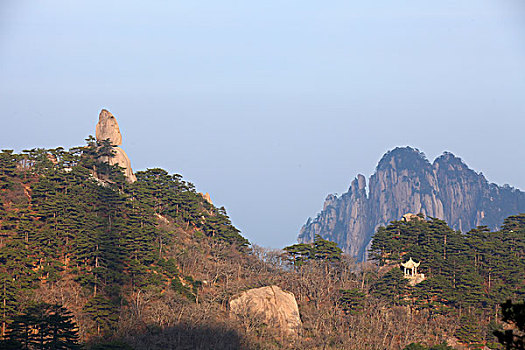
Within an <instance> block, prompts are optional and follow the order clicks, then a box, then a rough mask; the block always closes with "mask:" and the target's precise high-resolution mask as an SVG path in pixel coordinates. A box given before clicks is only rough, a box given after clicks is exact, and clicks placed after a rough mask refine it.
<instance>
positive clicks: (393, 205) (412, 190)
mask: <svg viewBox="0 0 525 350" xmlns="http://www.w3.org/2000/svg"><path fill="white" fill-rule="evenodd" d="M368 187H369V191H368V193H367V192H366V180H365V177H364V176H363V175H358V176H357V178H356V179H354V180H353V181H352V183H351V185H350V188H349V190H348V192H347V193H344V194H343V195H341V196H340V197H336V196H334V195H329V196H328V197H327V198H326V200H325V204H324V207H323V210H322V211H321V213H320V214H319V215H317V217H316V218H315V219H314V220H312V219H308V222H307V223H306V224H305V225H304V226H303V228H302V229H301V232H300V234H299V238H298V240H299V242H311V241H312V240H313V239H314V237H315V235H316V234H319V235H321V236H322V237H323V238H325V239H329V240H331V241H335V242H337V243H338V244H339V246H340V247H341V248H342V249H343V250H344V251H345V252H346V253H348V254H349V255H350V256H353V257H356V258H357V259H358V260H365V259H366V252H367V250H368V246H369V244H370V241H371V239H372V236H373V234H374V232H375V231H376V230H377V228H378V227H379V226H385V225H387V224H388V223H389V222H390V221H392V220H399V219H401V217H402V216H403V215H404V214H407V213H423V214H424V215H427V216H431V217H436V218H440V219H443V220H445V221H446V222H447V223H448V224H449V225H450V226H451V227H452V228H454V229H456V230H460V231H462V232H466V231H468V230H470V229H471V228H474V227H476V226H480V225H486V226H488V227H489V228H490V229H497V228H498V227H499V225H501V223H502V222H503V219H504V218H506V217H508V216H510V215H515V214H518V213H520V212H525V193H524V192H521V191H519V190H517V189H514V188H512V187H509V186H503V187H500V186H497V185H495V184H490V183H488V181H487V180H486V179H485V177H484V176H483V175H482V174H478V173H476V172H475V171H473V170H471V169H469V167H468V166H467V165H466V164H465V163H463V161H462V160H461V159H460V158H458V157H455V156H454V155H453V154H452V153H448V152H445V153H444V154H443V155H442V156H440V157H438V158H437V159H436V160H435V161H434V163H433V164H431V163H430V162H429V161H428V160H427V159H426V157H425V155H424V154H423V153H421V152H419V151H418V150H416V149H413V148H410V147H404V148H396V149H394V150H392V151H390V152H388V153H386V154H385V155H384V156H383V158H382V159H381V160H380V161H379V164H378V165H377V168H376V171H375V173H374V174H373V175H372V176H371V177H370V180H369V186H368Z"/></svg>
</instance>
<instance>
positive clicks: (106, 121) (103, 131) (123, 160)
mask: <svg viewBox="0 0 525 350" xmlns="http://www.w3.org/2000/svg"><path fill="white" fill-rule="evenodd" d="M95 135H96V137H97V141H99V142H101V141H104V140H107V139H109V142H110V143H111V144H112V145H113V151H114V153H115V155H114V156H113V157H109V158H108V159H102V160H103V161H107V162H108V163H109V164H111V165H119V166H121V167H122V168H124V170H123V171H124V175H125V176H126V179H127V180H128V182H135V181H137V178H136V177H135V175H134V174H133V170H132V169H131V162H130V161H129V158H128V156H127V154H126V152H124V150H123V149H122V148H120V147H118V146H120V145H121V144H122V134H121V133H120V129H119V127H118V123H117V119H116V118H115V116H114V115H113V114H111V113H110V112H109V111H107V110H105V109H103V110H102V111H100V114H99V116H98V123H97V127H96V130H95ZM104 158H106V157H104Z"/></svg>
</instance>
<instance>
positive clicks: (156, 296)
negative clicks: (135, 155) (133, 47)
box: [0, 138, 525, 349]
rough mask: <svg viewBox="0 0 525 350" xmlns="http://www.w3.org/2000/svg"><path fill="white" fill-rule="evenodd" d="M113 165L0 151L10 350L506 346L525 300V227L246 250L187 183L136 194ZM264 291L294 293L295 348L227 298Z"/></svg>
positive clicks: (414, 224) (415, 231) (105, 148)
mask: <svg viewBox="0 0 525 350" xmlns="http://www.w3.org/2000/svg"><path fill="white" fill-rule="evenodd" d="M110 156H111V145H109V144H108V143H107V142H97V141H95V140H94V139H93V138H88V139H87V144H86V145H85V146H82V147H76V148H73V149H70V150H64V149H61V148H58V149H50V150H44V149H34V150H29V151H24V152H22V153H20V154H16V153H14V152H12V151H2V152H1V153H0V200H1V203H0V204H1V205H0V295H1V300H0V308H1V315H0V316H1V318H2V319H1V322H2V329H1V335H2V337H1V339H0V348H3V349H20V348H26V349H76V348H79V347H80V346H83V347H86V348H90V349H179V348H182V349H185V348H186V349H189V348H191V349H194V348H195V349H281V348H293V349H306V348H309V349H327V348H329V349H404V348H405V347H407V346H409V347H408V349H425V348H427V347H430V346H434V348H435V349H446V348H447V346H446V345H443V343H444V342H448V343H449V344H455V345H457V346H462V344H463V345H469V344H470V345H476V344H485V345H487V346H489V347H490V348H499V344H498V343H497V341H496V338H495V337H494V336H493V331H494V330H498V329H501V327H502V324H501V322H500V321H499V319H500V317H501V314H500V309H499V307H498V305H499V303H501V302H504V301H505V300H507V299H512V300H514V301H517V300H522V299H523V296H524V292H525V290H524V280H525V276H524V271H525V266H524V264H525V253H524V251H525V216H524V215H518V216H512V217H509V218H508V219H506V220H505V224H504V226H503V227H502V229H501V230H500V231H497V232H490V231H488V230H487V229H485V228H478V229H475V230H472V231H471V232H469V233H468V234H461V233H459V232H456V231H454V230H452V229H450V228H449V227H448V226H447V224H446V223H445V222H443V221H440V220H437V219H432V218H421V219H420V220H412V221H408V222H401V221H395V222H393V223H391V224H390V225H388V226H387V227H384V228H380V229H379V230H378V232H377V234H376V235H375V238H374V241H373V243H372V251H371V254H372V256H373V258H374V259H375V262H369V263H365V264H363V263H359V264H358V263H356V262H355V261H354V260H352V259H351V258H349V257H348V256H346V255H344V254H343V253H342V251H341V249H339V248H338V247H337V245H336V244H335V243H334V242H330V241H328V240H325V239H323V238H321V237H319V236H318V237H316V238H315V240H314V242H312V243H301V244H297V245H293V246H290V247H286V248H284V249H283V250H282V251H281V250H268V249H263V248H260V247H256V246H251V245H250V244H249V242H248V241H247V240H246V239H245V238H243V237H242V236H241V235H240V232H239V231H238V230H237V229H236V228H235V227H234V226H233V225H232V224H231V221H230V219H229V218H228V216H227V214H226V211H225V209H224V208H216V207H214V206H213V205H212V204H210V203H209V202H208V201H206V200H205V199H204V197H203V196H202V195H201V194H199V193H198V192H197V191H196V190H195V188H194V186H193V185H192V184H190V183H189V182H186V181H184V180H183V179H182V178H181V176H179V175H170V174H168V173H167V172H166V171H164V170H162V169H149V170H146V171H139V172H136V178H137V181H135V182H133V183H130V182H128V181H126V179H125V177H124V175H123V173H122V172H121V169H119V167H118V166H115V165H113V166H110V165H109V164H108V163H105V162H102V161H100V159H105V158H104V157H110ZM410 257H411V258H412V259H414V260H416V261H418V262H420V267H419V269H420V272H423V273H424V274H425V276H426V279H425V280H424V281H423V282H421V283H419V284H416V285H414V286H411V285H409V284H408V280H407V279H405V278H404V277H403V272H402V271H401V269H400V267H399V264H400V263H404V262H406V261H407V260H408V258H410ZM268 285H278V286H280V287H281V288H282V289H284V290H286V291H290V292H292V293H293V294H294V295H295V298H296V299H297V303H298V305H299V311H300V317H301V320H302V329H301V331H300V334H299V335H298V336H297V337H290V336H286V335H284V334H283V333H282V331H281V330H279V329H276V328H272V327H270V326H269V325H268V324H265V323H264V322H262V321H261V318H260V317H258V316H257V315H244V316H242V317H233V316H232V315H230V310H229V308H228V301H229V300H231V298H232V297H234V296H235V295H237V294H238V293H240V292H241V291H245V290H248V289H250V288H256V287H261V286H268ZM409 344H412V345H409Z"/></svg>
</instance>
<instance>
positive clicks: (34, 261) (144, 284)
mask: <svg viewBox="0 0 525 350" xmlns="http://www.w3.org/2000/svg"><path fill="white" fill-rule="evenodd" d="M86 142H87V144H86V145H85V146H81V147H75V148H72V149H70V150H69V151H67V150H64V149H63V148H56V149H32V150H26V151H23V152H22V153H21V154H15V153H14V152H13V151H10V150H3V151H2V152H1V153H0V297H1V300H0V318H1V322H2V329H1V333H2V334H1V335H2V336H4V338H5V337H7V335H8V334H11V338H5V339H4V340H5V341H4V342H3V343H2V346H11V345H12V344H15V343H17V342H21V344H22V345H23V346H25V347H28V348H31V346H33V345H34V344H36V343H34V342H35V341H37V340H33V339H32V338H31V339H29V338H28V339H26V340H24V334H25V336H28V337H31V336H32V335H31V334H32V333H31V332H30V330H31V329H33V328H34V327H33V326H28V325H27V324H28V322H29V321H28V319H26V318H28V317H29V318H31V317H33V316H31V315H33V313H34V312H35V311H36V310H35V309H27V310H28V312H31V315H29V314H27V315H25V314H24V315H22V316H21V315H19V314H18V313H17V310H20V309H21V308H23V307H24V306H27V300H28V299H29V298H28V297H29V296H31V295H32V293H33V292H32V291H33V290H34V289H35V288H38V287H39V286H40V285H41V284H42V283H47V284H49V283H57V282H59V281H60V280H62V279H63V278H64V277H65V276H69V277H71V278H72V279H73V280H74V281H76V282H77V283H79V284H80V285H81V286H82V287H83V291H82V294H83V297H85V298H86V300H87V302H86V303H85V305H84V307H83V309H82V314H83V315H85V316H86V317H88V319H90V320H91V321H92V322H93V324H94V325H95V328H94V329H91V330H90V332H92V333H94V334H97V335H101V336H102V335H106V334H111V333H112V332H114V331H115V329H116V328H115V327H116V323H117V321H118V317H119V313H120V310H121V307H122V305H123V303H124V302H125V300H126V298H127V296H128V294H129V293H130V292H133V291H135V290H138V289H139V288H142V289H148V288H149V289H152V290H154V289H155V288H156V291H157V292H161V291H162V290H163V289H165V288H166V287H168V286H169V281H171V285H172V286H173V287H174V288H175V289H176V290H179V292H180V291H182V292H183V295H185V296H186V297H188V298H189V299H190V300H192V301H196V296H197V292H198V288H199V287H200V281H195V280H193V278H192V277H191V276H185V277H181V276H180V273H179V269H178V267H177V265H176V263H175V261H174V260H173V258H172V257H170V256H168V254H167V252H168V250H169V248H168V247H169V246H170V244H171V243H173V240H174V235H173V230H176V229H177V228H180V229H181V230H185V232H193V234H194V235H195V238H196V239H197V237H206V239H210V240H214V241H217V242H218V243H219V244H226V245H229V246H232V247H234V248H235V249H237V250H239V251H245V250H246V247H247V246H248V245H249V242H248V241H247V240H246V239H245V238H244V237H242V236H241V235H240V232H239V230H238V229H237V228H235V227H234V226H233V225H232V223H231V221H230V219H229V217H228V215H227V213H226V210H225V209H224V208H216V207H215V206H213V205H212V204H210V203H208V202H207V201H206V200H205V199H204V198H203V197H202V196H201V195H200V194H199V193H197V192H196V191H195V188H194V186H193V185H192V184H191V183H189V182H186V181H184V180H182V177H181V176H180V175H177V174H175V175H170V174H168V173H167V172H166V171H164V170H162V169H148V170H146V171H143V172H138V173H137V174H136V176H137V181H136V182H134V183H132V184H129V183H128V182H126V179H125V178H124V175H123V173H122V171H121V168H120V167H118V166H112V165H110V164H109V163H107V162H105V161H103V160H107V159H109V157H112V156H113V150H112V147H111V145H110V144H109V143H108V142H107V141H103V142H97V141H96V140H95V139H94V138H93V137H92V136H90V137H89V138H88V139H86ZM163 220H164V221H166V222H170V225H171V227H172V229H171V231H170V230H167V229H161V227H160V226H161V223H162V222H163ZM168 220H169V221H168ZM69 277H68V278H69ZM174 281H178V282H179V283H180V286H179V285H177V283H176V282H174ZM50 310H51V309H49V307H46V309H45V310H44V309H43V311H42V312H44V313H47V314H46V315H48V316H49V315H51V314H49V313H50V312H51V311H50ZM53 312H54V314H53V315H59V314H62V315H65V316H64V317H66V318H67V317H69V316H70V314H65V313H64V312H65V311H64V310H62V309H61V310H58V309H56V310H55V311H53ZM43 315H44V314H41V315H40V316H42V317H44V316H43ZM40 316H39V317H40ZM48 316H46V317H48ZM49 317H51V316H49ZM53 317H55V316H53ZM56 317H58V316H56ZM56 317H55V318H52V319H49V322H51V321H53V322H66V321H64V320H59V319H57V318H56ZM24 322H25V323H24ZM62 326H64V325H62ZM24 327H25V328H24ZM32 327H33V328H32ZM46 327H48V326H46ZM49 327H51V328H49ZM49 327H48V328H49V330H50V331H52V330H53V328H52V325H49ZM24 329H26V331H24ZM46 329H47V328H46ZM46 331H47V330H46ZM24 332H25V333H24ZM43 332H44V329H42V330H39V331H38V334H40V335H42V334H44V333H43ZM46 337H47V336H46ZM46 339H47V338H46ZM39 341H40V343H39V344H40V345H41V344H42V340H39ZM46 341H47V340H46ZM9 344H11V345H9ZM46 344H47V343H46ZM50 344H55V345H53V346H56V348H57V349H59V348H61V347H60V346H61V345H59V342H51V343H50ZM57 344H58V345H57ZM40 345H39V346H40ZM34 346H36V345H34Z"/></svg>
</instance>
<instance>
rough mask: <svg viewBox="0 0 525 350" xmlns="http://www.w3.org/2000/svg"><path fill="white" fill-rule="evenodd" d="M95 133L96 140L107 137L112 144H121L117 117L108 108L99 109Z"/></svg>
mask: <svg viewBox="0 0 525 350" xmlns="http://www.w3.org/2000/svg"><path fill="white" fill-rule="evenodd" d="M95 135H96V137H97V141H102V140H107V139H109V142H110V143H111V144H112V145H113V146H120V145H122V134H121V133H120V129H119V127H118V123H117V119H116V118H115V116H114V115H113V114H111V113H110V112H109V111H108V110H105V109H103V110H102V111H100V114H99V116H98V123H97V127H96V131H95Z"/></svg>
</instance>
